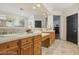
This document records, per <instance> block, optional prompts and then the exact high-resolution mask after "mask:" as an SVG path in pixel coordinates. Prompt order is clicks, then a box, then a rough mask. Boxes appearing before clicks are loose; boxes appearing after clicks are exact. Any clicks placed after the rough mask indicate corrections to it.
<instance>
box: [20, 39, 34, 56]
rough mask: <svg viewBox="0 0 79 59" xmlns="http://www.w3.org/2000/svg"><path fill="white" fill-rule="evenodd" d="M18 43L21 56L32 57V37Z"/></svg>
mask: <svg viewBox="0 0 79 59" xmlns="http://www.w3.org/2000/svg"><path fill="white" fill-rule="evenodd" d="M20 42H21V44H20V49H21V55H33V37H29V38H25V39H22V40H21V41H20Z"/></svg>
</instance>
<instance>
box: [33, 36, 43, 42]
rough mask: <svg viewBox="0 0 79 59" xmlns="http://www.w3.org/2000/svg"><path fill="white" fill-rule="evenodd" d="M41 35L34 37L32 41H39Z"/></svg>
mask: <svg viewBox="0 0 79 59" xmlns="http://www.w3.org/2000/svg"><path fill="white" fill-rule="evenodd" d="M41 39H42V38H41V35H37V36H34V41H37V40H41Z"/></svg>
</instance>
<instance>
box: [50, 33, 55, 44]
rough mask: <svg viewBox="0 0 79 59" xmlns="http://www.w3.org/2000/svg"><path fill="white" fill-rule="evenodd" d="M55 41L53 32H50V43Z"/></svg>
mask: <svg viewBox="0 0 79 59" xmlns="http://www.w3.org/2000/svg"><path fill="white" fill-rule="evenodd" d="M54 41H55V32H50V45H51V44H53V43H54Z"/></svg>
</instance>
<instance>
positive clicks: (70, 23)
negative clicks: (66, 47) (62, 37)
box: [66, 13, 78, 44]
mask: <svg viewBox="0 0 79 59" xmlns="http://www.w3.org/2000/svg"><path fill="white" fill-rule="evenodd" d="M66 28H67V41H70V42H72V43H75V44H77V43H78V41H77V39H78V38H77V36H78V35H77V33H78V14H77V13H76V14H74V15H70V16H68V17H67V27H66Z"/></svg>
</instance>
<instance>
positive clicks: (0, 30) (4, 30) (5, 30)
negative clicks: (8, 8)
mask: <svg viewBox="0 0 79 59" xmlns="http://www.w3.org/2000/svg"><path fill="white" fill-rule="evenodd" d="M25 31H26V29H25V28H0V34H6V33H8V34H10V33H21V32H25Z"/></svg>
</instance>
